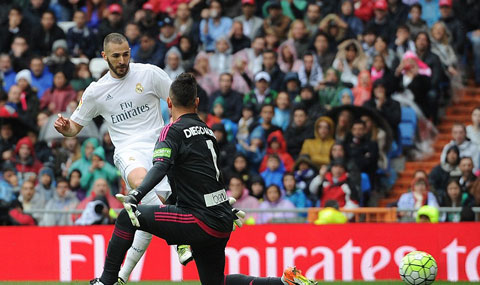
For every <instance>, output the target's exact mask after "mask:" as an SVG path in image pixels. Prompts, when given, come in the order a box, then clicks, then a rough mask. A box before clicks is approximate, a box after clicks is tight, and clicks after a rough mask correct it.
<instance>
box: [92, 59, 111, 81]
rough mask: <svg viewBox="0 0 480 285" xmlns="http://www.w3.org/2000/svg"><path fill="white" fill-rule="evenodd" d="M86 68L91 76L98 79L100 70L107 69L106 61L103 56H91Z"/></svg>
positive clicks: (100, 74) (100, 73)
mask: <svg viewBox="0 0 480 285" xmlns="http://www.w3.org/2000/svg"><path fill="white" fill-rule="evenodd" d="M88 68H89V69H90V72H91V73H92V76H93V78H95V79H97V80H98V79H99V78H100V77H101V76H102V72H104V71H105V70H107V69H108V63H107V62H106V61H105V60H104V59H103V58H92V59H91V60H90V65H89V66H88Z"/></svg>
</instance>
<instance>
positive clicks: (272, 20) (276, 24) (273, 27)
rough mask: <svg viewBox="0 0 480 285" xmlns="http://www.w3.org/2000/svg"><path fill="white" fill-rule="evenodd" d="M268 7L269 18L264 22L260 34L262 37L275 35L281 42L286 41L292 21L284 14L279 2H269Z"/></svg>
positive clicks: (274, 0)
mask: <svg viewBox="0 0 480 285" xmlns="http://www.w3.org/2000/svg"><path fill="white" fill-rule="evenodd" d="M266 7H267V12H268V16H267V17H266V18H265V19H264V20H263V26H262V28H261V29H260V31H259V33H260V34H261V35H266V34H268V33H273V34H274V35H275V36H276V37H277V38H278V39H279V40H280V41H284V40H286V39H287V33H288V29H289V27H290V23H291V19H290V18H289V17H288V16H285V15H284V14H283V12H282V6H281V5H280V2H279V1H276V0H271V1H268V2H267V4H266Z"/></svg>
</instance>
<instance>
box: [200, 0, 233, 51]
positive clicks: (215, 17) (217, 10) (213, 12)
mask: <svg viewBox="0 0 480 285" xmlns="http://www.w3.org/2000/svg"><path fill="white" fill-rule="evenodd" d="M222 12H223V11H222V4H221V2H220V1H218V0H214V1H211V2H210V7H209V10H208V13H203V12H202V20H201V22H200V40H201V41H202V43H203V45H204V47H205V50H206V51H207V52H212V51H214V50H215V43H216V41H217V40H218V38H220V37H222V36H227V35H228V32H230V29H231V28H232V19H230V18H228V17H222ZM204 14H205V15H204Z"/></svg>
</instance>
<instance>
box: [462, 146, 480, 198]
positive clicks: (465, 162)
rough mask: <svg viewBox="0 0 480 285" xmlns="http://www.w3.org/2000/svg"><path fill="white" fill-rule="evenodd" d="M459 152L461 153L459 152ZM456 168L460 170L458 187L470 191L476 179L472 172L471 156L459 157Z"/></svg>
mask: <svg viewBox="0 0 480 285" xmlns="http://www.w3.org/2000/svg"><path fill="white" fill-rule="evenodd" d="M460 154H461V153H460ZM458 168H459V169H460V171H461V172H462V175H461V176H460V179H459V181H458V182H459V183H460V187H462V192H470V188H471V186H472V184H473V182H475V180H476V179H477V177H476V176H475V174H474V173H473V161H472V158H471V157H468V156H464V157H462V158H461V159H460V163H459V164H458Z"/></svg>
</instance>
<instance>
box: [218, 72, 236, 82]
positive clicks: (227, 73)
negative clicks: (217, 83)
mask: <svg viewBox="0 0 480 285" xmlns="http://www.w3.org/2000/svg"><path fill="white" fill-rule="evenodd" d="M224 75H227V76H229V77H230V81H233V75H232V74H231V73H230V72H223V73H222V74H220V76H219V77H218V79H220V78H222V76H224Z"/></svg>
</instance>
